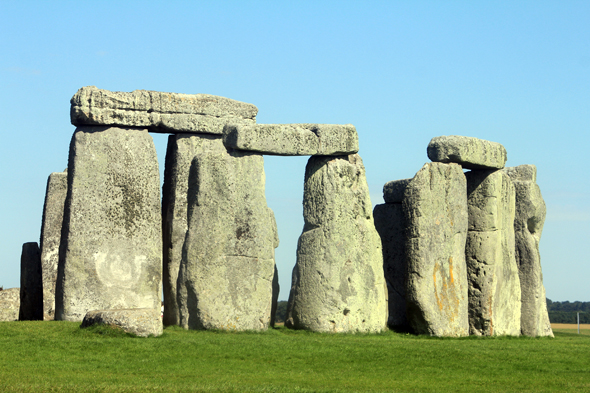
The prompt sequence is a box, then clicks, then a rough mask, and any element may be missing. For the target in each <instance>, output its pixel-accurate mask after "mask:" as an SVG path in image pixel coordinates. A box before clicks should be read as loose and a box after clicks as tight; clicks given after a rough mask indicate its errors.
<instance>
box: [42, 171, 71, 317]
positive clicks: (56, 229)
mask: <svg viewBox="0 0 590 393" xmlns="http://www.w3.org/2000/svg"><path fill="white" fill-rule="evenodd" d="M67 191H68V172H67V170H66V171H64V172H54V173H52V174H50V175H49V178H48V179H47V190H46V192H45V203H44V205H43V221H42V224H41V268H42V269H43V319H44V320H46V321H47V320H53V318H54V314H55V282H56V280H57V264H58V261H59V243H60V239H61V225H62V222H63V217H64V203H65V200H66V194H67Z"/></svg>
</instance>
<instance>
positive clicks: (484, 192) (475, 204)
mask: <svg viewBox="0 0 590 393" xmlns="http://www.w3.org/2000/svg"><path fill="white" fill-rule="evenodd" d="M466 177H467V195H468V208H469V231H468V234H467V244H466V247H465V255H466V259H467V271H468V275H469V329H470V333H471V334H473V335H483V336H491V335H513V336H517V335H519V334H520V311H521V306H520V301H521V294H520V281H519V277H518V267H517V265H516V259H515V255H514V250H515V244H514V214H515V190H514V185H513V183H512V181H511V180H510V177H509V176H508V175H507V174H506V173H505V172H504V171H502V170H495V169H489V170H472V171H470V172H467V173H466Z"/></svg>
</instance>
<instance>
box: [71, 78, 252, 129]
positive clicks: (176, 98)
mask: <svg viewBox="0 0 590 393" xmlns="http://www.w3.org/2000/svg"><path fill="white" fill-rule="evenodd" d="M71 104H72V106H71V110H70V117H71V121H72V124H73V125H75V126H82V125H108V126H114V125H116V126H123V127H142V128H149V130H150V131H152V132H166V133H168V132H196V133H208V134H221V133H222V131H223V127H224V126H225V125H226V124H227V123H232V124H243V125H249V124H254V123H255V122H256V114H257V113H258V108H256V106H254V105H252V104H247V103H245V102H240V101H235V100H232V99H229V98H225V97H218V96H212V95H208V94H177V93H161V92H157V91H147V90H135V91H132V92H131V93H124V92H113V91H108V90H102V89H97V88H96V87H95V86H86V87H83V88H81V89H80V90H78V91H77V92H76V94H74V97H72V100H71Z"/></svg>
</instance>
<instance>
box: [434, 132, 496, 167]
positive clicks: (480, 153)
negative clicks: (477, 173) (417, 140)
mask: <svg viewBox="0 0 590 393" xmlns="http://www.w3.org/2000/svg"><path fill="white" fill-rule="evenodd" d="M427 153H428V158H430V159H431V160H432V161H434V162H445V163H449V162H454V163H457V164H461V166H462V167H463V168H467V169H488V168H489V169H494V168H495V169H501V168H504V164H506V159H507V154H506V149H505V148H504V146H502V145H501V144H500V143H498V142H491V141H486V140H483V139H479V138H474V137H470V136H458V135H450V136H437V137H435V138H432V140H431V141H430V143H429V144H428V148H427Z"/></svg>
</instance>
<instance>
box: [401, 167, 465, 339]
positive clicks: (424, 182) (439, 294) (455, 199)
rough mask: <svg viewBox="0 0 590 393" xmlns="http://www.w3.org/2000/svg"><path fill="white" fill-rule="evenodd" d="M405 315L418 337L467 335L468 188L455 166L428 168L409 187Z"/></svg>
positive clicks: (407, 192) (406, 210)
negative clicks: (427, 335)
mask: <svg viewBox="0 0 590 393" xmlns="http://www.w3.org/2000/svg"><path fill="white" fill-rule="evenodd" d="M403 209H404V215H405V220H406V225H407V240H406V258H407V264H408V268H407V269H408V270H407V272H408V276H407V279H406V303H407V315H408V320H409V323H410V326H411V327H412V328H413V330H414V331H415V332H416V333H419V334H429V335H432V336H455V337H456V336H466V335H468V333H469V325H468V318H467V271H466V266H465V241H466V234H467V185H466V180H465V176H464V175H463V170H462V169H461V166H459V165H458V164H444V163H428V164H425V165H424V166H423V167H422V169H421V170H420V171H418V173H417V174H416V176H414V178H413V179H412V181H411V182H410V183H409V184H408V186H407V188H406V191H405V194H404V199H403Z"/></svg>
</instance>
